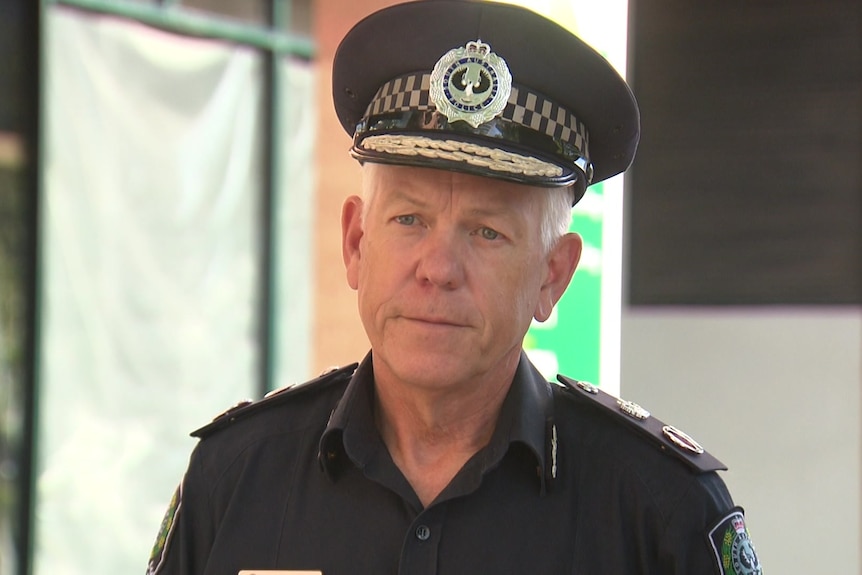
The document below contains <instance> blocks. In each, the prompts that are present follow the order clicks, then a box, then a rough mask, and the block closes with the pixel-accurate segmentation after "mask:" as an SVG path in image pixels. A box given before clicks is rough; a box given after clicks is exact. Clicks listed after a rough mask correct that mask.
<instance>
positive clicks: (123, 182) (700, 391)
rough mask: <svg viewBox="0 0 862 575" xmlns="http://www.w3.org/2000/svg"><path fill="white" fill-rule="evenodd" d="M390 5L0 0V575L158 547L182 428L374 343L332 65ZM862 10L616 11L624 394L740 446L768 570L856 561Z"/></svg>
mask: <svg viewBox="0 0 862 575" xmlns="http://www.w3.org/2000/svg"><path fill="white" fill-rule="evenodd" d="M392 3H394V2H391V1H388V0H376V1H375V0H351V1H349V2H348V1H347V0H313V1H311V0H309V1H300V0H293V1H292V2H290V1H287V0H283V1H279V2H275V3H270V2H267V1H265V0H261V1H260V2H242V3H235V2H229V1H217V0H195V1H194V2H143V1H137V0H135V1H129V2H123V1H121V0H112V1H109V0H105V1H96V0H87V1H84V0H78V1H76V2H45V3H42V4H41V5H40V6H41V11H39V10H37V9H36V8H34V6H36V5H37V3H31V2H27V1H26V0H19V1H18V2H7V3H4V4H3V5H2V8H0V66H2V68H0V82H2V85H0V418H2V419H0V575H6V574H7V573H8V574H9V575H12V574H15V575H23V574H25V573H31V572H34V573H38V574H42V573H52V574H56V573H61V574H65V573H68V574H78V573H85V572H88V573H89V572H106V573H107V572H129V571H131V572H134V570H135V569H140V570H143V565H144V564H145V562H146V556H147V554H148V552H149V547H150V546H151V544H152V539H153V538H154V537H155V532H156V530H157V525H158V522H159V519H160V515H161V512H162V511H163V509H164V507H165V506H166V505H167V499H168V498H169V496H170V492H171V490H172V487H173V485H174V484H175V483H176V482H177V481H179V478H180V476H181V474H182V471H183V468H184V466H185V461H186V458H187V457H188V453H189V451H190V449H191V447H192V446H193V445H194V443H193V441H192V440H191V439H190V438H188V437H187V433H188V432H189V431H190V430H191V429H193V428H195V427H196V426H198V425H201V424H203V423H205V422H206V421H207V420H208V419H209V418H210V417H212V416H213V415H215V414H216V413H218V412H219V411H221V410H223V409H224V408H226V407H228V406H229V405H230V404H232V403H233V402H235V401H236V400H239V399H243V398H244V397H245V396H258V395H259V394H260V393H262V392H263V391H265V390H266V389H269V388H272V387H276V386H278V385H282V384H284V383H288V382H291V381H297V380H301V379H305V378H307V377H310V376H312V375H314V374H315V373H317V372H319V371H321V370H322V369H324V368H326V367H328V366H330V365H333V364H345V363H349V362H352V361H355V360H357V359H359V358H360V357H361V356H362V355H363V354H364V353H365V352H366V351H367V340H366V338H365V335H364V333H363V332H362V330H361V326H360V324H359V321H358V318H357V317H356V313H355V300H354V295H353V293H352V292H351V291H350V290H349V289H348V288H347V286H346V284H345V282H344V276H343V271H342V266H341V252H340V239H339V233H340V232H339V226H338V222H339V218H340V208H341V202H342V200H343V198H344V197H345V196H346V195H348V194H351V193H355V192H357V191H358V178H357V175H358V168H357V166H356V164H355V162H354V161H353V160H351V159H350V158H349V157H348V156H347V148H348V147H349V138H348V136H347V135H346V134H344V133H343V131H342V129H341V127H340V125H339V124H338V123H337V120H336V119H335V116H334V113H333V112H332V110H331V105H330V91H331V87H330V79H329V75H330V71H331V63H332V56H333V54H334V50H335V46H336V45H337V42H338V40H339V39H340V38H341V37H342V36H343V34H344V33H345V32H346V31H347V30H348V29H349V27H350V26H351V25H352V24H353V23H355V22H356V21H357V20H359V19H360V18H361V17H362V16H364V15H365V14H367V13H370V12H372V11H373V10H374V9H376V8H379V7H381V6H384V5H388V4H392ZM555 3H558V4H559V3H564V0H554V1H550V0H548V2H544V3H539V4H541V6H539V7H540V8H542V7H544V8H546V9H551V8H553V6H552V5H553V4H555ZM118 7H119V8H118ZM120 8H121V9H120ZM179 16H182V18H179ZM177 22H181V25H178V24H177ZM860 32H862V5H860V4H859V3H858V2H856V1H855V0H824V1H820V2H813V1H808V0H791V1H789V2H766V3H751V2H713V1H709V2H697V3H690V2H674V1H671V0H666V1H660V0H630V4H629V22H628V37H629V56H628V66H627V68H628V69H627V76H628V78H629V81H630V83H631V84H632V86H633V89H634V91H635V93H636V95H637V97H638V100H639V102H640V105H641V113H642V124H643V136H642V143H641V147H640V150H639V153H638V157H637V159H636V161H635V164H634V165H633V166H632V168H631V169H630V171H629V173H628V176H627V177H626V190H625V203H624V205H625V222H626V224H625V225H626V230H625V236H624V240H625V241H624V245H625V262H626V263H625V265H624V267H623V277H624V286H623V287H624V290H623V291H624V293H623V298H622V301H621V302H620V305H621V308H622V321H621V326H620V327H621V334H622V335H621V337H622V353H621V358H620V372H621V382H620V387H621V394H622V395H623V396H625V397H626V398H627V399H631V400H634V401H637V402H638V403H640V404H642V405H644V406H645V407H647V408H648V409H650V411H651V412H652V413H654V414H655V415H656V416H658V417H660V418H661V419H663V420H665V421H667V422H669V423H673V424H674V425H676V426H678V427H680V428H682V429H684V430H685V431H687V432H688V433H690V434H691V435H693V436H694V437H695V438H696V439H698V440H699V441H700V442H701V443H702V444H704V445H705V446H706V448H707V449H709V450H710V451H711V452H713V453H714V454H715V455H717V456H718V457H719V459H721V460H723V461H724V462H725V463H726V464H727V465H728V466H729V467H730V471H728V472H727V473H725V475H724V476H725V478H726V480H727V482H728V484H729V486H730V487H731V490H732V492H733V493H734V495H735V497H736V499H737V501H738V502H739V503H740V504H741V505H743V506H744V507H745V508H746V510H747V514H748V523H749V527H750V529H751V531H752V535H753V538H754V541H755V544H756V545H757V548H758V551H759V553H760V555H761V559H762V561H763V563H764V566H765V568H766V572H767V573H785V574H796V573H798V574H800V575H801V574H802V573H811V572H816V573H842V574H843V573H847V574H851V573H860V572H862V557H860V548H862V527H860V524H862V501H860V497H862V496H860V491H862V397H860V388H862V167H860V166H862V162H860V161H859V158H860V157H862V40H860V38H862V33H860ZM40 106H41V107H40ZM87 150H90V151H91V153H88V154H85V151H87ZM40 154H41V155H40ZM37 262H38V265H37ZM37 271H38V275H37ZM157 296H158V297H157ZM573 351H574V350H573ZM121 516H122V517H121ZM130 516H131V517H132V519H130ZM120 528H122V532H121V531H120Z"/></svg>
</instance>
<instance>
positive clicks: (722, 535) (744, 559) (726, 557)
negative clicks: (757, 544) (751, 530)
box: [708, 507, 763, 575]
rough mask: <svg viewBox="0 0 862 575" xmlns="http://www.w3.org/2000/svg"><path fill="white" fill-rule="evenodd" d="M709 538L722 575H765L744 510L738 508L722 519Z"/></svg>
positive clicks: (710, 532) (711, 530) (709, 534)
mask: <svg viewBox="0 0 862 575" xmlns="http://www.w3.org/2000/svg"><path fill="white" fill-rule="evenodd" d="M708 537H709V543H710V545H712V550H713V551H714V552H715V559H716V561H718V572H719V573H721V575H763V567H761V565H760V559H758V558H757V553H756V552H755V551H754V544H753V543H752V542H751V537H749V535H748V528H747V527H746V526H745V516H744V515H743V511H742V508H740V507H737V508H735V509H733V510H732V511H731V512H730V513H728V514H727V515H726V516H725V517H723V518H722V519H720V520H719V521H718V523H716V524H715V527H713V528H712V529H710V531H709V533H708Z"/></svg>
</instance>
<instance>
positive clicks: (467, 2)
mask: <svg viewBox="0 0 862 575" xmlns="http://www.w3.org/2000/svg"><path fill="white" fill-rule="evenodd" d="M333 98H334V102H335V110H336V113H337V114H338V118H339V120H340V122H341V124H342V126H343V127H344V129H345V130H346V131H347V133H348V134H349V135H351V136H352V137H353V146H352V148H351V153H352V154H353V156H354V157H356V158H357V159H358V160H360V161H369V162H380V163H390V164H402V165H417V166H426V167H435V168H442V169H448V170H455V171H461V172H467V173H473V174H478V175H482V176H488V177H493V178H500V179H504V180H510V181H515V182H519V183H525V184H532V185H539V186H572V187H573V188H574V190H575V198H574V199H575V201H577V200H578V199H580V197H581V196H582V195H583V193H584V191H585V189H586V187H587V186H588V185H590V184H591V183H596V182H600V181H602V180H605V179H607V178H609V177H611V176H614V175H616V174H618V173H620V172H622V171H624V170H625V169H626V168H627V167H628V166H629V164H631V162H632V159H633V158H634V154H635V149H636V148H637V143H638V137H639V133H640V119H639V113H638V107H637V103H636V102H635V99H634V96H633V95H632V93H631V91H630V90H629V88H628V86H627V85H626V83H625V81H624V80H623V79H622V78H621V77H620V76H619V74H618V73H617V72H616V70H614V68H613V67H612V66H611V65H610V64H609V63H608V62H607V61H606V60H605V59H604V58H603V57H602V56H601V55H599V54H598V53H597V52H596V51H595V50H593V49H592V48H590V47H589V46H588V45H587V44H585V43H584V42H583V41H581V40H580V39H579V38H577V37H576V36H574V35H573V34H572V33H570V32H569V31H567V30H566V29H565V28H563V27H561V26H559V25H557V24H556V23H554V22H552V21H550V20H548V19H546V18H544V17H543V16H540V15H538V14H536V13H534V12H531V11H530V10H527V9H525V8H522V7H519V6H514V5H510V4H502V3H496V2H484V1H478V0H420V1H415V2H408V3H404V4H397V5H395V6H391V7H389V8H384V9H383V10H380V11H378V12H375V13H374V14H371V15H370V16H368V17H366V18H365V19H364V20H362V21H360V22H359V23H358V24H357V25H356V26H354V27H353V29H352V30H350V32H348V34H347V35H346V36H345V38H344V39H343V40H342V42H341V44H340V45H339V48H338V50H337V52H336V55H335V60H334V63H333Z"/></svg>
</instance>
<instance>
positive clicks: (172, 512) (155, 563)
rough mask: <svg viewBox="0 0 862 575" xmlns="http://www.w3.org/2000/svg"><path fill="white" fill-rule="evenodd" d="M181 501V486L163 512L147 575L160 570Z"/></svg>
mask: <svg viewBox="0 0 862 575" xmlns="http://www.w3.org/2000/svg"><path fill="white" fill-rule="evenodd" d="M182 499H183V484H182V483H180V485H179V486H178V487H177V489H176V491H174V496H173V497H171V503H170V505H168V510H167V512H165V517H164V519H162V524H161V526H160V527H159V534H158V536H156V542H155V544H154V545H153V550H152V551H151V552H150V561H149V562H148V563H147V575H156V573H158V572H159V569H161V567H162V564H163V563H164V559H165V551H166V550H167V548H168V543H170V539H171V535H173V532H174V526H175V525H176V519H177V516H178V515H179V513H180V507H182Z"/></svg>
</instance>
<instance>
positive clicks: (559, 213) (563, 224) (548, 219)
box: [362, 164, 574, 255]
mask: <svg viewBox="0 0 862 575" xmlns="http://www.w3.org/2000/svg"><path fill="white" fill-rule="evenodd" d="M369 165H373V164H364V165H363V167H362V199H363V205H362V221H363V222H364V221H365V217H366V216H367V215H368V209H369V207H370V206H371V202H372V199H373V198H374V187H373V186H372V185H371V177H370V176H369V170H368V166H369ZM536 191H537V193H539V194H541V195H542V198H543V199H544V201H543V202H542V203H541V205H540V208H539V209H540V210H541V215H542V221H541V224H540V225H541V227H540V230H539V231H540V233H541V239H542V249H543V250H544V252H543V254H544V255H547V254H548V253H550V251H551V249H553V247H554V246H555V245H557V241H559V239H560V238H561V237H563V236H564V235H565V234H566V232H568V231H569V226H570V225H571V223H572V195H573V194H574V191H573V190H572V188H571V187H569V186H567V187H560V188H539V187H537V188H536Z"/></svg>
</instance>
